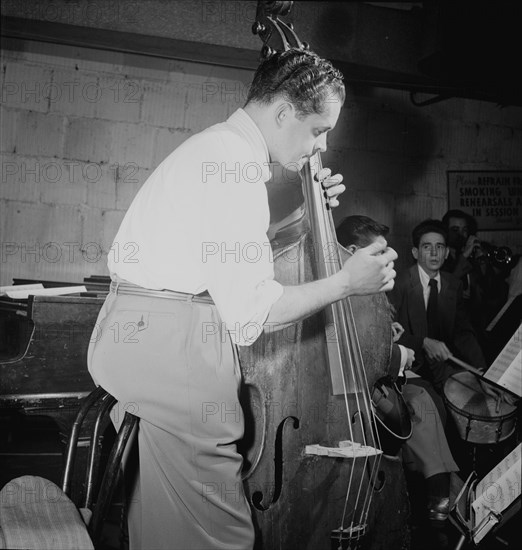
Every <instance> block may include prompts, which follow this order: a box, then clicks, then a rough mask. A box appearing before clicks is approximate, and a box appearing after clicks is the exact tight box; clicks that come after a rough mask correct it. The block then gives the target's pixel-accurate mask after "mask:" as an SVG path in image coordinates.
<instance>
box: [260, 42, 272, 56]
mask: <svg viewBox="0 0 522 550" xmlns="http://www.w3.org/2000/svg"><path fill="white" fill-rule="evenodd" d="M274 53H275V50H274V49H273V48H271V47H270V46H267V45H266V44H265V45H264V46H263V47H262V48H261V57H262V58H263V59H268V58H269V57H270V56H272V55H273V54H274Z"/></svg>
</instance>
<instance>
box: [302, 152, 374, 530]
mask: <svg viewBox="0 0 522 550" xmlns="http://www.w3.org/2000/svg"><path fill="white" fill-rule="evenodd" d="M315 157H316V158H315V161H316V162H315V163H314V164H316V166H315V171H316V175H317V174H318V173H319V171H320V170H321V168H322V166H321V159H320V156H319V154H316V155H315ZM309 169H310V176H311V177H310V180H311V181H310V182H309V185H311V186H312V188H313V189H312V191H313V193H312V195H313V196H314V198H315V200H314V202H315V206H316V213H318V214H319V216H318V217H319V218H320V220H321V222H322V223H321V224H320V232H321V233H323V235H322V236H323V239H321V242H323V243H326V244H327V245H329V246H330V247H332V250H333V251H334V254H333V261H332V262H328V261H326V260H325V269H326V271H327V274H328V275H332V274H334V273H335V272H337V271H338V270H340V269H341V268H342V261H341V258H340V255H339V251H338V245H337V239H336V237H335V228H334V224H333V218H332V215H331V211H330V209H329V206H328V204H327V201H326V202H325V201H323V189H322V186H321V185H320V184H319V185H314V181H313V180H314V177H313V175H312V174H311V173H312V162H310V165H309ZM323 203H324V204H323ZM319 206H321V208H319ZM332 309H333V311H334V319H335V325H336V327H337V330H338V333H337V341H338V345H340V346H341V348H342V350H343V351H344V353H341V356H342V357H344V358H347V359H348V361H347V362H348V365H349V366H350V365H351V368H349V369H348V373H349V374H350V375H351V377H352V380H353V382H354V388H355V401H356V405H357V411H358V416H359V418H358V420H359V423H360V426H361V435H362V439H363V444H364V445H366V446H368V443H369V442H368V441H367V439H366V429H365V425H364V418H365V415H366V418H367V419H368V420H369V421H370V423H369V425H368V429H369V430H370V435H371V443H372V446H373V447H374V448H376V449H380V441H379V434H378V433H375V431H374V430H373V429H372V426H371V418H372V415H373V412H372V407H371V401H370V392H369V387H368V381H367V377H366V371H365V368H364V361H363V358H362V352H361V347H360V342H359V337H358V334H357V327H356V325H355V319H354V316H353V310H352V307H351V302H350V299H349V298H347V299H345V300H342V301H340V302H337V303H336V304H333V306H332ZM340 335H342V338H340V337H339V336H340ZM343 344H344V345H343ZM340 369H341V378H342V383H343V389H344V391H343V393H344V400H345V407H346V414H347V422H348V427H349V432H350V439H351V441H354V442H355V437H354V433H353V428H352V422H351V415H350V406H349V402H348V391H347V390H348V388H347V383H346V380H347V376H348V374H347V372H346V369H345V368H344V366H343V361H341V363H340ZM359 393H361V394H362V396H363V402H364V403H363V407H361V403H360V396H359ZM361 411H364V414H363V413H362V412H361ZM381 458H382V455H380V454H379V455H378V457H375V458H374V460H373V465H372V467H371V468H370V470H371V473H370V481H369V483H368V484H367V487H366V492H365V494H364V499H363V504H362V510H361V514H360V518H358V522H359V524H361V525H362V526H364V525H365V524H366V521H367V518H368V513H369V509H370V505H371V500H372V480H374V479H375V475H376V472H377V470H378V468H379V465H380V461H381ZM369 460H370V452H369V451H368V453H367V455H366V456H365V458H364V461H365V464H364V469H367V467H368V461H369ZM354 461H355V458H354ZM354 470H355V464H354V467H352V469H351V471H350V478H349V483H348V488H347V493H346V497H345V504H344V509H343V516H342V522H341V530H340V538H342V531H343V530H344V527H343V526H344V522H345V519H346V514H347V511H348V501H349V496H350V490H351V487H352V481H353V475H354ZM363 484H364V476H363V475H361V476H360V481H359V487H358V489H357V497H356V501H355V504H354V513H353V514H352V517H351V522H350V526H349V529H348V531H349V533H350V534H351V533H353V532H354V523H355V520H356V519H357V518H356V513H357V507H358V505H359V501H360V500H361V494H362V493H363ZM363 534H364V529H360V530H359V531H358V532H357V539H359V538H360V537H361V536H362V535H363Z"/></svg>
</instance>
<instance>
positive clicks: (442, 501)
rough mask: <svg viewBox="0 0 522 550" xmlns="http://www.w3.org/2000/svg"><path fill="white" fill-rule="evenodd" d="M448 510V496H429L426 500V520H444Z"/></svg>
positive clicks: (446, 517)
mask: <svg viewBox="0 0 522 550" xmlns="http://www.w3.org/2000/svg"><path fill="white" fill-rule="evenodd" d="M449 510H450V501H449V497H430V498H429V500H428V520H429V521H430V523H431V522H432V521H440V522H444V521H446V520H447V519H448V516H449Z"/></svg>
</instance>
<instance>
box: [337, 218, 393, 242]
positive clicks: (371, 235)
mask: <svg viewBox="0 0 522 550" xmlns="http://www.w3.org/2000/svg"><path fill="white" fill-rule="evenodd" d="M335 232H336V233H337V240H338V241H339V243H340V244H342V245H343V246H345V247H348V246H350V245H357V246H368V245H369V244H371V243H372V241H373V240H374V239H375V237H379V236H382V237H385V236H386V235H388V233H389V232H390V228H389V227H388V226H387V225H384V224H382V223H379V222H376V221H375V220H372V218H368V217H367V216H347V217H346V218H344V220H343V221H342V222H341V223H340V224H339V225H338V226H337V228H336V230H335Z"/></svg>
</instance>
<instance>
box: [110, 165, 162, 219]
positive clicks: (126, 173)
mask: <svg viewBox="0 0 522 550" xmlns="http://www.w3.org/2000/svg"><path fill="white" fill-rule="evenodd" d="M152 172H153V170H152V169H146V168H139V167H135V166H128V167H127V168H126V169H125V168H124V169H123V170H120V171H119V172H118V179H117V181H116V208H117V209H118V210H124V211H126V210H127V209H128V208H129V206H130V205H131V203H132V201H133V199H134V197H135V196H136V194H137V193H138V191H139V190H140V188H141V186H142V185H143V184H144V183H145V182H146V181H147V178H148V177H149V176H150V175H151V174H152Z"/></svg>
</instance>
